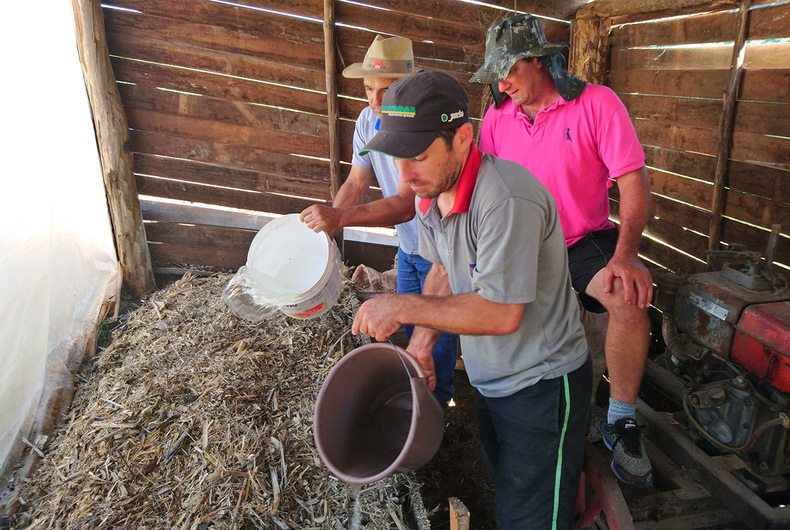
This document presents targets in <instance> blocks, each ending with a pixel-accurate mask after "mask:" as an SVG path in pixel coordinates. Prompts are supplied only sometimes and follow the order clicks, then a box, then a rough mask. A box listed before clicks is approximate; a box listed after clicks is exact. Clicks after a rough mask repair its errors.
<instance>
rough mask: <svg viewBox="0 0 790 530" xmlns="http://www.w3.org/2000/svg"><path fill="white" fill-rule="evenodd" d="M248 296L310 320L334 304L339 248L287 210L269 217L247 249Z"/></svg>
mask: <svg viewBox="0 0 790 530" xmlns="http://www.w3.org/2000/svg"><path fill="white" fill-rule="evenodd" d="M247 272H248V274H249V278H247V280H248V285H249V287H250V293H249V294H250V295H251V296H252V298H253V300H254V301H255V303H256V304H260V305H262V306H265V305H269V306H276V307H277V308H278V309H279V310H280V311H281V312H283V313H285V314H286V315H288V316H291V317H294V318H312V317H315V316H318V315H320V314H322V313H325V312H326V311H328V310H329V309H330V308H331V307H332V306H333V305H334V304H335V302H337V299H338V297H339V296H340V290H341V289H342V287H343V279H342V278H341V275H340V252H339V251H338V249H337V245H335V242H334V241H333V240H332V239H331V238H330V237H329V236H328V235H327V234H326V232H321V233H315V232H313V231H312V230H311V229H310V228H308V227H307V225H306V224H304V223H303V222H302V221H300V220H299V214H289V215H283V216H282V217H278V218H277V219H274V220H273V221H269V222H268V223H267V224H266V225H265V226H264V227H263V228H261V230H260V231H259V232H258V234H257V235H256V236H255V238H254V239H253V240H252V243H251V244H250V250H249V251H248V253H247Z"/></svg>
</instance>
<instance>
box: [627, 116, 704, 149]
mask: <svg viewBox="0 0 790 530" xmlns="http://www.w3.org/2000/svg"><path fill="white" fill-rule="evenodd" d="M634 128H635V129H636V134H637V136H638V137H639V140H640V141H641V142H642V143H643V144H647V145H653V146H656V147H664V148H667V149H679V150H682V151H693V152H695V153H703V154H711V155H715V154H716V146H717V144H718V129H716V128H709V127H693V126H690V125H675V124H672V123H666V122H657V121H651V120H644V119H640V120H634Z"/></svg>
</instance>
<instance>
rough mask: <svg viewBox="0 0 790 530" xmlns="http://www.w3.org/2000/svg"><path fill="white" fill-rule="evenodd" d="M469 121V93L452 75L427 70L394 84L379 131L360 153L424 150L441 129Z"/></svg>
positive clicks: (416, 152)
mask: <svg viewBox="0 0 790 530" xmlns="http://www.w3.org/2000/svg"><path fill="white" fill-rule="evenodd" d="M468 121H469V96H467V94H466V91H465V90H464V87H463V86H461V83H459V82H458V81H456V80H455V79H454V78H453V77H452V76H450V75H449V74H446V73H444V72H441V71H439V70H423V71H421V72H416V73H414V74H410V75H407V76H406V77H402V78H401V79H398V80H397V81H395V82H394V83H392V85H390V87H389V89H388V90H387V93H386V94H384V99H383V100H382V102H381V125H380V126H379V132H378V133H376V136H374V137H373V139H371V140H370V141H369V142H368V144H367V145H366V146H365V147H364V148H363V149H362V150H361V151H360V152H359V154H360V155H364V154H365V153H367V152H368V151H377V152H379V153H384V154H385V155H389V156H393V157H395V158H414V157H416V156H418V155H420V154H422V153H424V152H425V151H426V150H427V149H428V148H429V147H430V146H431V144H432V143H433V141H434V140H436V138H437V137H438V136H439V133H440V132H441V131H447V130H452V129H456V128H458V127H460V126H461V125H463V124H464V123H467V122H468Z"/></svg>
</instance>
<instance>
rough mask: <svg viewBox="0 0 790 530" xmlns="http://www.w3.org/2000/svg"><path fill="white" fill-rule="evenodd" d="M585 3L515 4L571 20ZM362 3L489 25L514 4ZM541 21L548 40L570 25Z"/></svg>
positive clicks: (541, 0)
mask: <svg viewBox="0 0 790 530" xmlns="http://www.w3.org/2000/svg"><path fill="white" fill-rule="evenodd" d="M586 2H587V0H571V1H567V0H564V1H562V2H546V1H545V0H519V1H518V5H517V7H518V10H519V11H520V12H527V13H532V14H534V15H536V16H539V17H551V18H557V19H561V20H571V19H572V18H573V13H575V12H576V9H578V8H579V6H582V5H584V4H585V3H586ZM365 3H366V4H369V5H374V6H378V7H381V8H384V9H389V10H392V11H397V12H400V13H408V14H412V15H419V16H422V17H427V18H433V19H439V20H445V21H451V22H458V23H463V24H470V25H482V26H484V27H488V26H489V25H490V24H491V22H493V21H495V20H500V19H503V18H507V17H509V16H510V15H512V14H513V6H514V4H513V2H512V1H511V0H489V1H485V0H484V1H481V2H478V3H476V4H474V5H472V4H467V3H464V2H448V1H447V0H421V1H419V2H415V1H414V0H366V2H365ZM489 21H490V22H489ZM541 22H542V24H543V26H544V31H545V33H546V37H547V38H548V39H549V40H566V41H567V40H568V39H567V38H564V39H563V38H559V37H557V35H556V32H557V31H560V29H556V28H563V27H564V31H565V33H567V32H568V26H569V24H567V23H563V22H556V21H553V20H550V19H546V18H543V19H542V20H541Z"/></svg>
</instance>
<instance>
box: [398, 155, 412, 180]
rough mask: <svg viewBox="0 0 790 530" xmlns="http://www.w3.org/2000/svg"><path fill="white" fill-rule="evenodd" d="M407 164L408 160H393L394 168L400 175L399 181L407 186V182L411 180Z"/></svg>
mask: <svg viewBox="0 0 790 530" xmlns="http://www.w3.org/2000/svg"><path fill="white" fill-rule="evenodd" d="M408 162H409V161H408V160H406V159H403V158H399V159H396V160H395V166H396V167H397V168H398V173H400V179H401V181H402V182H404V183H405V184H408V183H409V180H411V172H410V171H409V164H408Z"/></svg>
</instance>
